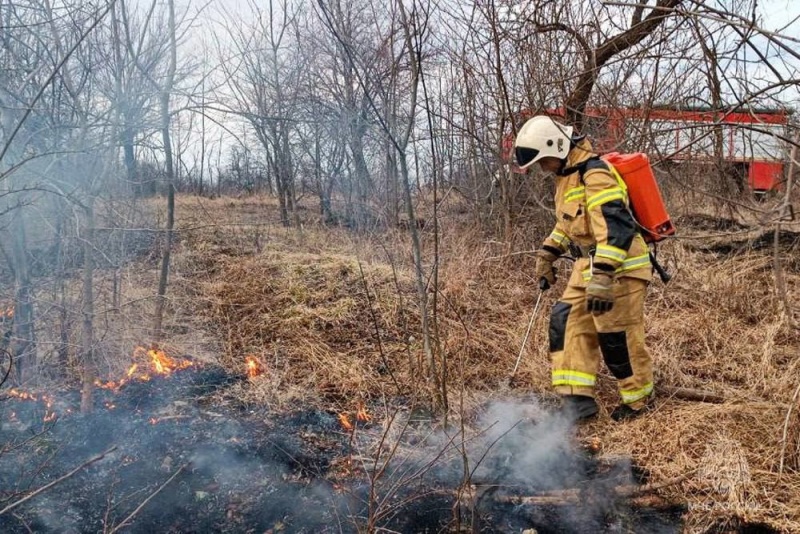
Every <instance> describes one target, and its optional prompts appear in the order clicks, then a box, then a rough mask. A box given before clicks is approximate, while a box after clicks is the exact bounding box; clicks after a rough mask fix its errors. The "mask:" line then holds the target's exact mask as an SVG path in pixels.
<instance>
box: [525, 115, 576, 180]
mask: <svg viewBox="0 0 800 534" xmlns="http://www.w3.org/2000/svg"><path fill="white" fill-rule="evenodd" d="M571 140H572V126H564V125H563V124H561V123H558V122H556V121H554V120H553V119H551V118H550V117H548V116H546V115H537V116H536V117H531V118H530V119H528V121H527V122H526V123H525V124H523V125H522V128H520V130H519V133H517V138H516V139H515V140H514V153H515V155H516V158H517V165H519V168H520V169H527V168H528V167H530V166H531V165H533V164H534V163H536V162H537V161H539V160H540V159H542V158H548V157H550V158H558V159H564V158H566V157H567V154H568V153H569V149H570V141H571Z"/></svg>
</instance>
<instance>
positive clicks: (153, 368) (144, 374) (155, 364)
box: [94, 346, 194, 390]
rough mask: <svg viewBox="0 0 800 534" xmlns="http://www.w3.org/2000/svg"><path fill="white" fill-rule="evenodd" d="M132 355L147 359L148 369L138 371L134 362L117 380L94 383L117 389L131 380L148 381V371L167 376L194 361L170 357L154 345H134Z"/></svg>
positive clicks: (101, 386)
mask: <svg viewBox="0 0 800 534" xmlns="http://www.w3.org/2000/svg"><path fill="white" fill-rule="evenodd" d="M133 357H134V359H138V360H149V362H148V363H149V364H150V365H149V370H146V371H139V363H134V364H133V365H131V366H130V367H129V368H128V370H127V371H125V376H123V377H122V378H120V379H119V380H118V381H114V380H109V381H106V382H102V381H100V380H95V381H94V385H95V386H97V387H99V388H103V389H111V390H118V389H119V388H121V387H122V386H123V385H125V384H126V383H128V382H130V381H131V380H138V381H140V382H147V381H149V380H150V373H155V374H159V375H162V376H168V375H170V374H171V373H172V372H173V371H177V370H179V369H186V368H187V367H191V366H193V365H194V362H191V361H189V360H177V359H173V358H170V357H169V356H167V354H166V353H165V352H164V351H163V350H160V349H159V348H158V347H156V346H153V347H152V348H150V349H145V348H144V347H136V348H135V349H134V350H133Z"/></svg>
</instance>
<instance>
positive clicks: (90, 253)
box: [81, 197, 95, 413]
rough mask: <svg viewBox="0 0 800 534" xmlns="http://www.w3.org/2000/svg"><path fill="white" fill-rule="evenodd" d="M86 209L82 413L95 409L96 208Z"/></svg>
mask: <svg viewBox="0 0 800 534" xmlns="http://www.w3.org/2000/svg"><path fill="white" fill-rule="evenodd" d="M89 202H90V204H89V205H88V206H87V207H86V209H85V215H86V223H85V228H84V235H83V304H82V306H81V382H82V385H83V387H82V389H81V413H90V412H91V411H92V408H93V402H92V397H93V395H92V394H93V391H94V379H95V369H94V287H93V279H94V246H93V240H94V207H93V206H92V204H91V202H92V199H91V197H90V198H89Z"/></svg>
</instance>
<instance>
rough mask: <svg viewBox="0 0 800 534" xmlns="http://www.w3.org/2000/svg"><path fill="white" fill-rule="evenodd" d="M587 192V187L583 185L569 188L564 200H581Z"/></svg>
mask: <svg viewBox="0 0 800 534" xmlns="http://www.w3.org/2000/svg"><path fill="white" fill-rule="evenodd" d="M585 193H586V188H585V187H583V186H581V187H573V188H572V189H568V190H567V192H566V193H564V202H574V201H575V200H580V199H582V198H583V195H584V194H585Z"/></svg>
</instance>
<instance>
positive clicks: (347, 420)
mask: <svg viewBox="0 0 800 534" xmlns="http://www.w3.org/2000/svg"><path fill="white" fill-rule="evenodd" d="M339 422H340V423H341V424H342V426H343V427H344V429H345V430H353V428H355V427H354V426H353V423H351V422H350V418H349V417H347V414H346V413H340V414H339Z"/></svg>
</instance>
